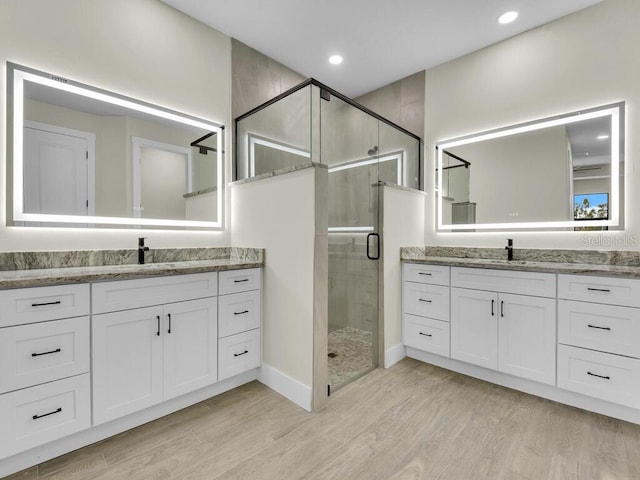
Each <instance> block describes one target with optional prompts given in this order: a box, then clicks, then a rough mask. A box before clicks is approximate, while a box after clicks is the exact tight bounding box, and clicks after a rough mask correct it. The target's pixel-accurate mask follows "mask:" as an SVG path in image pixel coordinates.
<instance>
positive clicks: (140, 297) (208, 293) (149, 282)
mask: <svg viewBox="0 0 640 480" xmlns="http://www.w3.org/2000/svg"><path fill="white" fill-rule="evenodd" d="M91 292H92V301H93V304H92V311H93V313H105V312H116V311H118V310H127V309H130V308H139V307H150V306H152V305H161V304H163V303H172V302H182V301H185V300H194V299H196V298H205V297H215V296H216V295H217V294H218V274H217V272H208V273H194V274H189V275H171V276H167V277H154V278H141V279H135V280H117V281H113V282H101V283H94V284H92V285H91Z"/></svg>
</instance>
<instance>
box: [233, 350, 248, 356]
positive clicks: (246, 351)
mask: <svg viewBox="0 0 640 480" xmlns="http://www.w3.org/2000/svg"><path fill="white" fill-rule="evenodd" d="M245 353H249V350H245V351H244V352H242V353H234V354H233V356H234V357H239V356H240V355H244V354H245Z"/></svg>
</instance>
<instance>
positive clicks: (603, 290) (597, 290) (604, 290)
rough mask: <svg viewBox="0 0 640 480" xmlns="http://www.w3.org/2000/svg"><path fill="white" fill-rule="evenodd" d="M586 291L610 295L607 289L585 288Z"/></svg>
mask: <svg viewBox="0 0 640 480" xmlns="http://www.w3.org/2000/svg"><path fill="white" fill-rule="evenodd" d="M587 290H590V291H592V292H606V293H611V290H609V289H608V288H591V287H587Z"/></svg>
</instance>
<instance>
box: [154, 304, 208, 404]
mask: <svg viewBox="0 0 640 480" xmlns="http://www.w3.org/2000/svg"><path fill="white" fill-rule="evenodd" d="M217 331H218V323H217V299H216V298H204V299H202V300H191V301H188V302H180V303H172V304H169V305H165V306H164V318H163V331H162V336H163V339H164V398H165V400H167V399H169V398H173V397H177V396H178V395H182V394H184V393H188V392H191V391H193V390H197V389H198V388H202V387H205V386H207V385H211V384H212V383H215V382H216V380H217V372H218V363H217V362H218V351H217V345H218V342H217Z"/></svg>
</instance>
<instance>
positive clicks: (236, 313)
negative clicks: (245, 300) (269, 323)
mask: <svg viewBox="0 0 640 480" xmlns="http://www.w3.org/2000/svg"><path fill="white" fill-rule="evenodd" d="M245 313H249V310H243V311H241V312H233V314H234V315H244V314H245Z"/></svg>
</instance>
